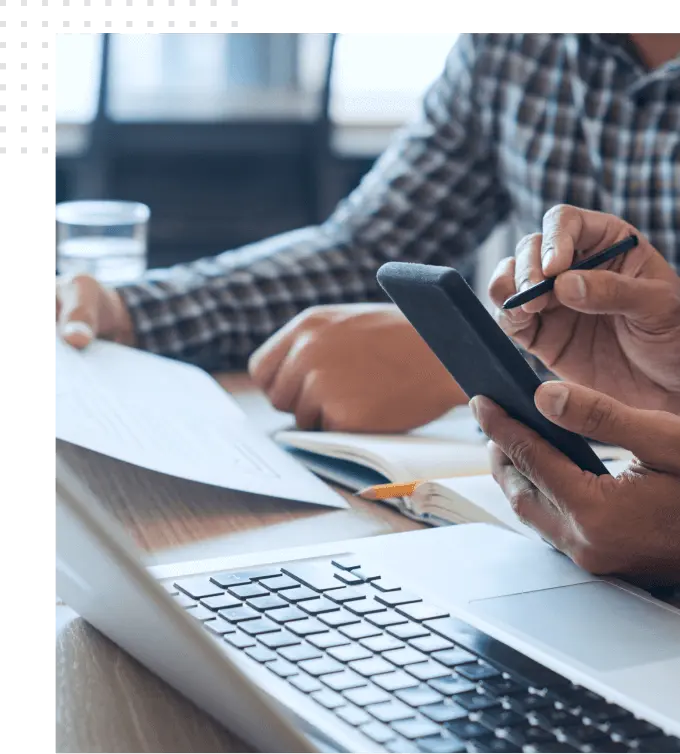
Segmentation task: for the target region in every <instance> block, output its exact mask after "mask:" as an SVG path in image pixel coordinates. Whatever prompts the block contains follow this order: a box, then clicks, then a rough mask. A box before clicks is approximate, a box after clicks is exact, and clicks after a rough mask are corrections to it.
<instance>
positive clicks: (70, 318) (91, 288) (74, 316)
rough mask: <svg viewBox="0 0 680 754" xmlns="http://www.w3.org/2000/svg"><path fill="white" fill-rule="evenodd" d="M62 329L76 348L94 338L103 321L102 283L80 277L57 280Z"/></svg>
mask: <svg viewBox="0 0 680 754" xmlns="http://www.w3.org/2000/svg"><path fill="white" fill-rule="evenodd" d="M57 300H58V302H59V306H58V313H59V320H58V326H59V332H60V333H61V336H62V338H63V339H64V340H65V341H66V342H67V343H69V344H70V345H72V346H74V347H75V348H84V347H85V346H87V345H89V344H90V343H91V342H92V340H94V338H95V336H96V334H97V329H98V324H99V322H98V320H99V312H98V306H99V284H98V283H97V282H96V280H94V279H93V278H90V277H87V276H84V275H82V276H77V277H74V278H69V279H65V280H60V281H59V282H58V283H57Z"/></svg>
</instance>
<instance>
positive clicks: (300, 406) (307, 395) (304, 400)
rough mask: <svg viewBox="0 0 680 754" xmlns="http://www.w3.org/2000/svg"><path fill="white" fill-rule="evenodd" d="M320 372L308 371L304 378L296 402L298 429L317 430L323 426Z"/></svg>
mask: <svg viewBox="0 0 680 754" xmlns="http://www.w3.org/2000/svg"><path fill="white" fill-rule="evenodd" d="M319 378H320V375H319V372H317V371H316V370H313V371H311V372H308V373H307V374H306V375H305V376H304V379H303V380H302V388H301V390H300V392H299V393H298V398H297V402H296V404H295V423H296V425H297V427H298V429H306V430H315V429H320V428H321V423H322V414H321V399H320V390H319Z"/></svg>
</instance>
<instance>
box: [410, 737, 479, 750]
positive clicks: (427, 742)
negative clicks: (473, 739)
mask: <svg viewBox="0 0 680 754" xmlns="http://www.w3.org/2000/svg"><path fill="white" fill-rule="evenodd" d="M416 743H417V744H418V748H419V749H420V751H425V752H431V753H432V754H434V753H435V752H450V753H454V752H466V751H467V746H466V745H465V743H464V742H463V741H461V740H460V739H459V738H456V737H455V736H428V737H427V738H419V739H418V741H417V742H416Z"/></svg>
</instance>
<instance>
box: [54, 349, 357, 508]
mask: <svg viewBox="0 0 680 754" xmlns="http://www.w3.org/2000/svg"><path fill="white" fill-rule="evenodd" d="M56 357H57V362H56V364H57V370H56V371H57V417H56V418H57V422H56V424H57V432H56V434H57V438H58V439H61V440H66V441H68V442H71V443H73V444H75V445H80V446H82V447H84V448H89V449H90V450H94V451H97V452H99V453H103V454H105V455H107V456H111V457H112V458H117V459H119V460H121V461H127V462H128V463H133V464H135V465H137V466H141V467H143V468H146V469H151V470H153V471H159V472H161V473H163V474H170V475H172V476H176V477H181V478H183V479H190V480H192V481H196V482H202V483H205V484H213V485H216V486H218V487H226V488H229V489H236V490H243V491H246V492H253V493H257V494H261V495H271V496H273V497H280V498H286V499H290V500H297V501H300V502H305V503H318V504H321V505H329V506H332V507H335V508H346V507H348V504H347V502H346V501H345V500H344V499H343V498H342V497H341V496H340V495H338V494H337V493H336V492H334V491H333V490H331V489H330V488H329V487H328V486H327V485H326V484H324V483H323V482H322V481H320V480H319V479H317V478H316V477H315V476H314V475H313V474H312V473H311V472H309V471H307V470H306V469H304V468H303V467H302V466H301V465H300V464H298V463H297V462H296V461H295V460H293V459H292V458H291V457H290V456H288V455H287V454H286V453H285V451H283V450H282V449H281V448H279V447H278V446H277V445H275V443H274V442H273V441H272V440H270V439H269V438H268V437H265V436H264V435H262V434H260V433H259V432H258V431H257V430H256V429H254V428H253V427H252V426H251V425H250V422H249V420H248V418H247V416H246V415H245V414H244V413H243V411H242V410H241V409H240V408H239V406H238V405H237V403H236V402H235V401H234V399H233V398H232V397H231V396H230V395H229V394H228V393H226V392H225V391H224V390H223V389H222V388H221V387H220V386H219V385H218V384H217V383H216V382H215V381H214V380H213V379H212V378H211V377H210V376H209V375H208V374H206V373H205V372H203V371H202V370H200V369H198V368H196V367H193V366H189V365H187V364H182V363H180V362H177V361H173V360H171V359H165V358H162V357H159V356H154V355H153V354H150V353H145V352H143V351H139V350H136V349H133V348H127V347H125V346H120V345H117V344H115V343H107V342H103V341H96V342H95V343H93V344H92V345H91V346H90V347H89V348H87V349H86V350H85V351H82V352H79V351H76V350H75V349H74V348H72V347H71V346H69V345H67V344H65V343H64V342H63V341H62V340H61V339H60V338H59V337H57V346H56Z"/></svg>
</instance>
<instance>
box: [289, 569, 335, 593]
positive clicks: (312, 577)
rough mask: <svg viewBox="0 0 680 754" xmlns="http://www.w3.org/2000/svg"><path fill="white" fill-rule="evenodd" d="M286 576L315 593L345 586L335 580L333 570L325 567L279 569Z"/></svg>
mask: <svg viewBox="0 0 680 754" xmlns="http://www.w3.org/2000/svg"><path fill="white" fill-rule="evenodd" d="M281 570H282V571H283V573H285V574H286V575H287V576H291V577H292V578H293V579H295V580H296V581H299V582H300V583H301V584H302V585H303V586H307V587H309V588H310V589H313V590H314V591H315V592H327V591H329V590H331V589H341V588H342V587H343V586H345V585H344V584H343V583H342V581H340V580H339V579H336V578H335V573H336V571H335V569H334V568H331V567H330V566H327V565H317V564H311V563H310V564H305V565H297V564H296V565H292V566H290V567H284V568H282V569H281Z"/></svg>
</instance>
